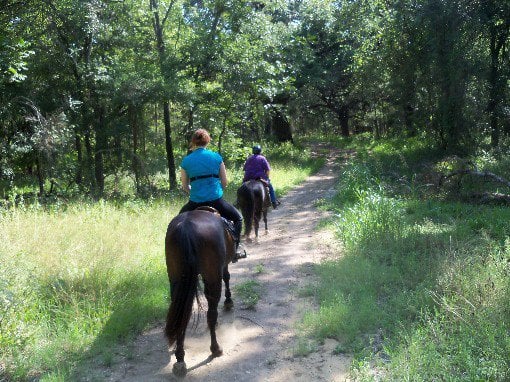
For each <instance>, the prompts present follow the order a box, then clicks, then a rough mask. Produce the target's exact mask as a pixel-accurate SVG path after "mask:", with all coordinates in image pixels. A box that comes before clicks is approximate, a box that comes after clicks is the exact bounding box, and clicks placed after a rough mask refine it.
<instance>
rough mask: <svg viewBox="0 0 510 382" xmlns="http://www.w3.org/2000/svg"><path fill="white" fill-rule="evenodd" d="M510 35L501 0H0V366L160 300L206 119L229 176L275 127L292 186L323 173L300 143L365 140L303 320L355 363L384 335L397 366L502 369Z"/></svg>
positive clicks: (442, 371)
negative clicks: (171, 230)
mask: <svg viewBox="0 0 510 382" xmlns="http://www.w3.org/2000/svg"><path fill="white" fill-rule="evenodd" d="M509 45H510V0H396V1H383V0H320V1H319V0H258V1H248V0H200V1H195V0H193V1H188V0H149V1H141V0H123V1H106V0H5V1H3V2H2V10H1V12H0V208H1V210H0V235H1V239H2V240H0V242H1V243H2V246H1V247H0V262H1V263H2V267H1V268H0V302H1V303H2V304H1V305H0V309H2V310H0V313H1V316H0V324H1V325H2V326H1V332H0V351H2V352H4V353H3V355H2V358H3V359H7V361H4V360H1V361H0V369H1V367H3V364H4V363H6V364H7V367H8V369H9V373H12V375H13V376H14V377H15V378H20V379H23V378H25V379H29V378H31V377H32V376H38V375H41V374H44V373H45V372H46V371H47V370H48V369H47V368H50V369H51V368H52V367H53V366H57V365H58V366H60V365H62V364H64V365H66V366H64V367H63V369H62V370H61V369H59V368H57V370H58V371H56V373H57V374H58V375H60V373H63V375H67V374H66V373H68V372H69V370H71V369H72V367H73V362H76V359H79V357H78V358H75V355H76V356H78V355H81V354H82V352H83V351H84V349H88V351H90V354H92V353H94V346H92V345H93V343H95V341H99V342H101V341H103V339H104V340H105V341H107V342H109V343H110V342H111V341H110V340H112V339H113V337H116V336H119V335H124V334H125V335H128V334H129V333H132V332H133V331H132V329H135V330H138V329H140V327H142V326H144V325H145V324H146V323H147V322H150V321H151V320H152V319H154V317H158V316H160V313H161V310H162V309H163V307H162V306H161V297H162V296H165V293H166V292H165V290H164V289H161V288H162V287H161V285H160V284H157V285H156V283H157V282H158V281H160V280H162V278H163V277H162V276H161V271H162V267H161V265H160V264H159V262H158V261H159V260H155V259H159V255H158V252H159V251H160V250H161V249H160V246H159V245H156V247H154V245H155V244H154V243H157V242H158V240H159V239H157V240H154V236H153V235H154V234H155V233H154V232H155V231H157V234H158V235H159V234H161V233H162V232H163V231H164V230H162V229H156V228H154V225H155V224H156V225H157V224H159V225H160V228H161V227H163V226H164V224H166V223H167V222H168V220H169V217H170V216H171V215H172V214H173V213H175V209H176V206H177V205H178V204H180V203H181V202H182V195H180V194H179V192H178V191H177V190H176V189H177V185H178V179H177V176H176V175H177V173H178V165H179V163H180V160H181V158H182V156H183V155H184V154H185V152H186V149H187V146H188V141H189V136H190V134H191V132H192V131H193V130H195V129H196V128H206V129H208V130H209V131H210V132H211V134H212V137H213V142H212V145H211V147H212V148H213V149H214V150H217V151H219V152H221V154H222V155H223V157H224V158H225V161H226V163H227V165H228V166H227V167H228V169H229V175H230V177H231V180H232V181H233V184H235V183H236V182H238V181H239V180H240V177H241V171H240V170H239V164H240V163H242V161H243V160H244V159H245V157H246V156H247V154H248V153H249V151H250V146H251V145H252V144H253V143H254V142H258V143H260V142H262V143H263V146H264V148H265V150H267V152H269V153H270V154H271V156H272V159H274V160H275V161H276V162H277V163H278V166H279V167H277V171H275V172H274V173H273V174H272V177H273V181H274V183H275V184H276V186H277V187H279V191H280V192H284V191H285V190H286V189H287V188H288V187H290V186H291V185H292V184H293V183H294V181H297V179H301V178H302V176H303V174H305V173H308V172H310V171H312V170H313V169H315V168H316V166H317V162H313V161H310V160H309V158H308V157H307V155H302V153H301V149H300V148H299V146H294V143H295V142H296V141H299V139H300V138H301V137H302V136H306V135H315V136H317V135H320V134H323V135H325V136H327V137H329V138H328V139H330V140H336V141H341V143H342V144H346V141H344V140H341V139H339V137H347V136H350V135H352V134H357V138H356V140H355V141H354V143H353V145H354V148H356V149H357V150H358V154H357V157H356V160H354V161H352V163H349V165H348V166H347V167H346V169H345V173H344V176H343V182H342V186H341V189H340V190H341V191H340V193H339V195H338V197H337V200H336V201H335V203H336V204H335V206H333V207H332V208H333V209H334V210H335V211H336V214H337V217H336V219H335V220H334V224H335V227H336V229H337V230H338V232H339V234H340V235H341V238H342V241H343V244H344V246H345V249H346V251H347V255H346V256H345V257H344V258H342V259H339V260H338V261H336V262H333V263H327V264H324V265H323V266H322V267H320V269H319V272H320V273H321V274H322V276H323V277H324V279H325V280H327V282H328V283H329V284H328V285H336V287H335V288H323V289H321V290H320V291H319V296H318V298H319V300H320V301H321V302H322V308H321V312H320V313H319V315H318V316H314V315H310V317H308V318H307V320H306V322H307V325H309V327H310V328H312V329H313V331H314V333H315V334H316V335H317V336H319V338H324V337H326V336H339V337H341V338H344V339H346V341H347V342H346V344H347V345H346V346H350V347H351V348H353V349H356V350H357V351H359V355H358V356H357V364H356V371H357V373H359V376H360V378H361V379H362V378H365V377H366V378H368V377H367V375H366V373H365V368H367V365H368V361H369V360H370V359H371V357H372V356H373V354H369V353H371V352H372V353H376V355H377V356H378V359H379V360H383V361H384V362H383V361H381V365H380V368H381V370H384V374H385V375H387V376H388V379H392V380H434V379H441V377H442V376H443V377H444V375H451V379H453V380H505V379H509V378H510V376H509V375H508V369H509V365H508V354H510V351H509V344H508V334H507V333H508V330H509V323H508V317H510V314H509V311H508V306H509V305H510V304H509V292H508V288H509V286H508V279H509V278H508V258H509V255H508V253H509V249H508V248H509V244H508V237H509V232H508V224H506V222H508V218H509V217H510V216H508V212H507V211H506V209H505V208H503V207H501V206H495V205H479V204H476V203H475V202H477V201H480V200H485V199H484V198H486V197H490V198H492V200H506V201H507V202H508V200H510V198H509V197H508V190H507V187H506V186H505V181H506V180H507V179H509V178H510V173H509V172H508V169H509V168H510V167H509V166H508V165H509V164H510V159H509V158H508V155H507V151H508V148H509V147H510V118H509V96H510V94H509V79H510V55H509V54H508V52H509V48H510V46H509ZM332 137H333V138H332ZM381 139H382V140H381ZM373 140H375V141H373ZM283 142H286V143H285V144H282V143H283ZM374 142H375V143H374ZM289 158H291V159H290V160H289ZM478 170H487V171H490V172H491V173H493V175H494V174H495V175H497V176H500V177H502V179H501V180H502V181H500V182H499V183H498V182H492V183H488V182H487V177H485V178H482V177H475V176H465V177H458V176H457V175H458V173H459V172H460V173H462V172H466V171H478ZM455 173H457V175H455ZM491 179H492V180H494V179H495V177H492V178H491ZM227 191H228V192H227V198H229V199H231V200H232V197H233V194H232V192H233V188H230V189H229V190H227ZM501 194H504V195H501ZM505 196H506V199H505ZM498 198H499V199H498ZM161 200H165V201H164V202H162V201H161ZM71 201H73V202H71ZM97 201H100V202H99V203H97ZM467 202H471V204H469V203H467ZM161 210H164V211H166V213H165V214H161ZM128 222H130V224H128ZM133 225H135V226H137V230H136V234H135V233H133V234H129V232H132V230H133ZM112 227H114V228H115V229H113V230H112V229H111V228H112ZM107 228H110V230H108V229H107ZM105 232H111V234H110V235H112V236H111V237H109V238H108V239H107V240H106V239H101V240H97V238H104V237H105V236H104V235H105ZM138 234H143V235H144V236H143V238H141V239H140V240H138V241H136V242H130V241H129V240H125V238H126V237H135V238H138V236H137V235H138ZM116 235H117V236H116ZM119 238H122V239H121V240H120V239H119ZM105 240H106V241H105ZM120 244H125V245H126V246H127V247H118V245H120ZM133 254H135V255H133ZM136 254H138V255H139V256H136ZM112 259H113V260H112ZM119 265H122V266H121V267H118V266H119ZM118 268H120V270H117V269H118ZM156 300H157V301H158V302H155V301H156ZM84 301H85V302H84ZM127 301H129V302H127ZM48 302H50V303H49V304H48ZM140 304H142V305H144V311H145V314H146V315H147V316H146V317H142V320H141V322H140V323H138V324H137V323H134V321H133V320H132V312H133V311H134V310H136V309H135V308H136V307H139V306H140ZM123 309H127V311H124V310H123ZM373 312H378V313H379V314H378V316H377V317H376V316H374V314H373ZM117 313H122V314H117ZM130 317H131V318H130ZM137 318H138V317H137ZM108 328H110V329H108ZM50 333H56V336H55V338H56V340H55V341H47V342H46V341H45V340H43V339H44V338H46V337H47V336H48V335H49V334H50ZM98 333H100V334H99V335H98ZM362 333H372V334H373V336H372V337H371V339H368V340H367V339H366V338H364V336H360V334H362ZM82 334H83V335H82ZM51 338H53V337H51ZM64 339H65V341H64ZM69 339H72V340H71V341H70V342H69V344H68V341H69ZM370 340H371V341H372V346H371V347H367V341H370ZM99 342H98V343H99ZM305 345H306V346H303V349H308V348H309V346H308V343H306V344H305ZM382 347H384V348H382ZM5 349H7V350H5ZM367 349H369V350H370V349H372V351H368V350H367ZM301 352H302V351H301V350H299V351H297V353H301ZM28 354H30V356H28ZM107 358H108V357H107V356H105V359H107ZM376 358H377V357H376ZM388 359H389V361H387V362H386V360H388Z"/></svg>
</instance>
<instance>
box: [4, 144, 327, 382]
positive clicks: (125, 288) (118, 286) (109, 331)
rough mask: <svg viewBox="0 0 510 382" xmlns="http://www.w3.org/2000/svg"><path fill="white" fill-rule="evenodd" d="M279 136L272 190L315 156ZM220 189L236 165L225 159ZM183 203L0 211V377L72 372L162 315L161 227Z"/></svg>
mask: <svg viewBox="0 0 510 382" xmlns="http://www.w3.org/2000/svg"><path fill="white" fill-rule="evenodd" d="M300 153H301V157H300V158H299V160H295V161H293V160H292V157H293V155H297V154H298V153H297V151H295V149H292V148H290V147H286V146H284V147H283V148H282V149H281V150H280V151H279V154H281V155H282V157H279V158H275V160H274V161H272V165H273V167H274V171H273V173H272V178H273V182H274V184H275V186H276V189H277V191H278V192H279V193H280V194H283V193H284V192H285V190H287V189H288V188H290V187H292V186H293V185H295V184H296V183H299V182H300V181H302V180H303V179H305V178H306V177H307V176H308V175H309V174H310V173H311V172H312V171H314V169H316V168H317V166H318V163H319V162H320V161H316V160H310V156H309V152H306V151H305V152H303V151H301V152H300ZM228 173H229V178H230V182H231V183H230V186H229V188H228V189H227V192H226V195H225V198H226V199H227V200H229V201H230V202H233V201H234V200H235V190H236V188H237V187H238V186H239V184H240V181H241V178H242V173H241V171H240V170H239V169H236V168H230V169H229V171H228ZM184 203H185V200H184V199H183V198H182V197H178V196H177V194H176V195H174V196H173V197H171V198H168V199H152V200H137V199H129V198H124V200H123V201H122V202H118V201H116V200H111V201H104V200H103V201H99V202H73V203H68V204H65V203H58V204H52V205H39V204H37V202H35V203H28V202H25V203H20V204H17V205H13V207H12V208H10V209H7V210H2V211H1V212H0V243H1V244H0V380H16V381H28V380H40V381H72V380H74V379H75V377H73V376H76V375H78V374H80V373H82V372H83V371H82V370H81V369H82V368H84V367H87V360H88V359H91V358H96V357H99V358H100V359H102V360H103V362H104V363H105V364H111V362H114V360H113V357H112V354H113V352H114V349H115V347H116V346H117V345H119V344H120V343H126V342H127V341H129V340H130V339H132V338H133V336H135V335H136V334H137V333H139V332H140V331H141V330H143V329H144V328H147V327H148V326H150V325H153V324H154V323H155V322H158V321H162V320H164V318H165V313H166V309H167V308H168V301H169V299H168V296H169V285H168V279H167V275H166V266H165V259H164V235H165V232H166V227H167V225H168V223H169V221H170V220H171V219H172V218H173V217H174V216H175V215H176V214H177V213H178V210H179V208H180V207H181V206H182V205H183V204H184Z"/></svg>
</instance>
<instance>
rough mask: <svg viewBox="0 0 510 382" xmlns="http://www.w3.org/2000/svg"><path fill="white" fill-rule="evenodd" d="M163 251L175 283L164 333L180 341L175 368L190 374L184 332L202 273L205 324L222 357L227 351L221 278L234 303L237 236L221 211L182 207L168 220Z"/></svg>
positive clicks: (228, 303)
mask: <svg viewBox="0 0 510 382" xmlns="http://www.w3.org/2000/svg"><path fill="white" fill-rule="evenodd" d="M165 255H166V267H167V272H168V279H169V280H170V288H171V303H170V308H169V309H168V315H167V319H166V327H165V335H166V337H167V338H168V345H169V346H172V345H173V344H174V343H176V349H175V357H176V359H177V362H176V363H175V364H174V366H173V372H174V374H176V375H177V376H180V377H182V376H184V375H186V372H187V369H186V364H185V362H184V336H185V334H186V327H187V326H188V322H189V320H190V317H191V313H192V310H193V302H194V299H195V298H196V299H197V301H198V289H197V287H198V275H199V274H200V275H202V281H203V283H204V295H205V298H206V299H207V305H208V310H207V325H208V327H209V331H210V334H211V347H210V349H211V352H212V356H213V357H219V356H221V355H222V353H223V351H222V349H221V347H220V345H218V341H217V340H216V322H217V319H218V303H219V301H220V298H221V289H222V280H223V281H224V282H225V308H226V309H230V308H231V307H232V306H233V302H232V298H231V293H230V286H229V280H230V273H229V272H228V263H229V262H230V261H231V260H232V257H233V255H234V241H233V239H232V236H231V235H230V233H228V232H227V231H226V230H225V228H224V224H223V221H222V219H221V217H220V216H219V215H217V214H215V213H211V212H209V211H204V210H194V211H189V212H184V213H182V214H180V215H178V216H176V217H175V218H174V219H173V220H172V221H171V222H170V224H169V225H168V229H167V231H166V238H165Z"/></svg>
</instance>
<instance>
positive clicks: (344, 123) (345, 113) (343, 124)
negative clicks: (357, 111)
mask: <svg viewBox="0 0 510 382" xmlns="http://www.w3.org/2000/svg"><path fill="white" fill-rule="evenodd" d="M338 119H339V120H340V133H341V134H342V136H343V137H348V136H349V108H348V107H347V106H342V107H341V108H340V111H339V113H338Z"/></svg>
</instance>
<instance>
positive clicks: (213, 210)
mask: <svg viewBox="0 0 510 382" xmlns="http://www.w3.org/2000/svg"><path fill="white" fill-rule="evenodd" d="M195 210H200V211H207V212H210V213H212V214H215V215H217V216H219V217H220V218H221V220H222V221H223V227H224V228H225V230H226V231H227V232H228V233H229V234H230V236H232V238H233V239H234V240H236V234H235V231H234V223H233V222H232V221H230V220H228V219H225V218H224V217H223V216H221V215H220V213H219V212H218V210H217V209H216V208H214V207H210V206H200V207H197V208H195Z"/></svg>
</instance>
